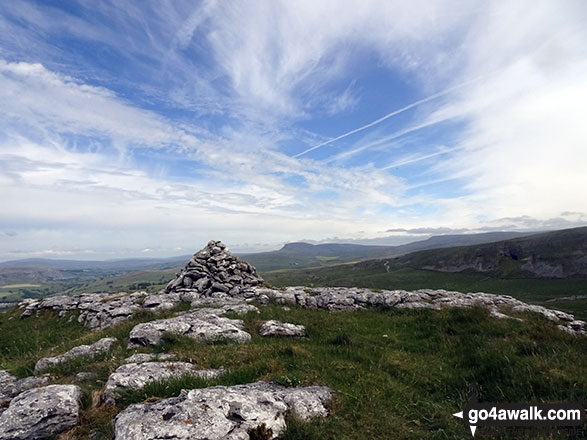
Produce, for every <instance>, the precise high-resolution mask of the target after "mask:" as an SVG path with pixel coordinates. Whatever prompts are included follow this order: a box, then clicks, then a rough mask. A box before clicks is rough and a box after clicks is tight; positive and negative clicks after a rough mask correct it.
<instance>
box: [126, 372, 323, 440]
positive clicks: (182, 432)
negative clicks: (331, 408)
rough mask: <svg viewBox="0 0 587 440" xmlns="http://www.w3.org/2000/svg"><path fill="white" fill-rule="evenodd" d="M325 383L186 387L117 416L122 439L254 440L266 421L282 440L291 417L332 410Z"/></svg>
mask: <svg viewBox="0 0 587 440" xmlns="http://www.w3.org/2000/svg"><path fill="white" fill-rule="evenodd" d="M330 398H331V392H330V390H329V389H328V388H325V387H307V388H293V389H292V388H285V387H282V386H280V385H276V384H273V383H266V382H257V383H253V384H248V385H237V386H232V387H211V388H204V389H196V390H190V391H187V390H184V391H182V392H181V394H180V395H179V396H178V397H173V398H171V399H166V400H162V401H159V402H155V403H141V404H136V405H131V406H129V407H128V408H126V409H125V410H124V411H122V412H121V413H120V414H119V415H118V416H117V417H116V420H115V439H116V440H123V439H124V440H156V439H163V438H170V439H171V438H173V439H174V440H188V439H189V440H204V439H206V440H248V439H249V434H248V433H247V431H248V430H251V429H254V428H257V427H258V426H259V425H261V424H262V423H264V424H265V426H266V428H267V429H268V430H269V429H270V430H271V432H272V435H271V438H272V439H274V438H277V437H278V436H279V435H280V434H282V433H283V431H284V430H285V428H286V423H285V416H286V414H287V413H288V412H290V411H291V412H294V413H296V414H297V415H298V416H299V417H300V418H302V419H305V420H308V419H310V418H312V417H324V416H326V415H327V414H328V412H327V410H326V408H325V407H324V404H325V403H326V402H327V401H328V400H329V399H330Z"/></svg>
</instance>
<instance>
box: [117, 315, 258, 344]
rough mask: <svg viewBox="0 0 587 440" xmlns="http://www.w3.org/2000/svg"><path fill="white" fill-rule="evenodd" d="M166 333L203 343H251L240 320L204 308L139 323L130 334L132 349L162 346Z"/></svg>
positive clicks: (249, 336)
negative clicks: (220, 341) (172, 316)
mask: <svg viewBox="0 0 587 440" xmlns="http://www.w3.org/2000/svg"><path fill="white" fill-rule="evenodd" d="M212 310H214V309H212ZM166 333H170V334H176V335H185V336H188V337H190V338H193V339H195V340H196V341H201V342H206V341H219V340H230V341H233V342H239V343H243V342H249V341H250V340H251V335H250V334H249V333H247V332H245V331H244V324H243V321H241V320H240V319H229V318H224V317H221V316H218V315H217V314H214V312H210V309H200V310H195V311H192V312H188V313H184V314H182V315H180V316H176V317H175V318H169V319H159V320H156V321H151V322H145V323H142V324H138V325H137V326H135V327H134V328H133V329H132V330H131V332H130V335H129V343H128V348H137V347H141V346H147V345H158V344H160V343H161V342H162V340H163V337H164V335H165V334H166Z"/></svg>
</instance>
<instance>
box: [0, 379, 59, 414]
mask: <svg viewBox="0 0 587 440" xmlns="http://www.w3.org/2000/svg"><path fill="white" fill-rule="evenodd" d="M49 382H50V378H49V376H48V375H44V376H32V377H25V378H24V379H17V378H16V377H14V376H13V375H11V374H9V373H8V372H7V371H5V370H0V414H1V413H2V412H3V411H4V410H5V409H6V408H7V407H8V404H9V403H10V401H11V400H12V399H13V398H14V397H16V396H18V395H19V394H20V393H22V392H23V391H26V390H30V389H31V388H37V387H41V386H45V385H47V384H49Z"/></svg>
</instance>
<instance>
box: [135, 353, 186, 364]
mask: <svg viewBox="0 0 587 440" xmlns="http://www.w3.org/2000/svg"><path fill="white" fill-rule="evenodd" d="M175 358H176V356H175V354H173V353H135V354H133V355H132V356H130V357H127V358H126V359H125V361H126V363H127V364H142V363H143V362H152V361H169V360H171V359H175Z"/></svg>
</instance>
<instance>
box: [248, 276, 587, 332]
mask: <svg viewBox="0 0 587 440" xmlns="http://www.w3.org/2000/svg"><path fill="white" fill-rule="evenodd" d="M243 295H244V296H245V298H257V299H259V300H261V301H267V300H269V299H270V298H271V299H274V300H275V301H277V302H278V303H282V304H286V303H293V304H298V305H300V306H302V307H308V308H319V309H326V310H331V311H345V310H346V311H348V310H357V309H361V308H368V307H376V308H383V309H389V308H410V309H416V308H427V309H433V310H441V309H445V308H451V307H485V308H487V309H489V310H490V311H494V310H495V311H498V310H503V311H506V312H507V311H508V310H511V311H513V312H532V313H538V314H541V315H543V316H545V317H546V318H548V319H550V320H552V321H554V322H558V323H559V324H560V325H561V326H563V327H565V328H566V331H568V332H569V333H572V334H576V335H584V334H587V324H586V323H585V322H584V321H579V320H575V318H574V316H573V315H572V314H570V313H565V312H561V311H559V310H552V309H547V308H546V307H543V306H538V305H530V304H526V303H524V302H522V301H520V300H517V299H515V298H513V297H511V296H509V295H495V294H492V293H481V292H478V293H461V292H454V291H448V290H441V289H439V290H431V289H420V290H415V291H412V292H409V291H406V290H383V291H378V292H374V291H372V290H370V289H361V288H348V287H317V288H312V289H308V288H306V287H287V288H285V289H282V290H280V289H269V288H260V287H257V288H252V289H247V290H246V291H245V292H243Z"/></svg>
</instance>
